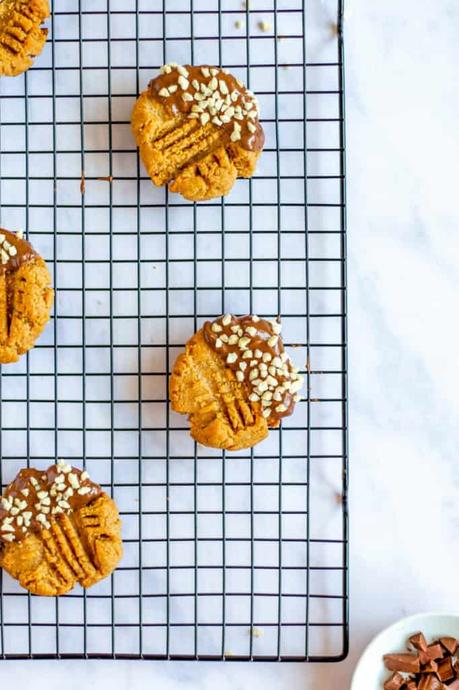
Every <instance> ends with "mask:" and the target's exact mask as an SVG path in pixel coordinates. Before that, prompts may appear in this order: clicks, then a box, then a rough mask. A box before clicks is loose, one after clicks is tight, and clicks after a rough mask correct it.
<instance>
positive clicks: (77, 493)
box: [0, 461, 122, 596]
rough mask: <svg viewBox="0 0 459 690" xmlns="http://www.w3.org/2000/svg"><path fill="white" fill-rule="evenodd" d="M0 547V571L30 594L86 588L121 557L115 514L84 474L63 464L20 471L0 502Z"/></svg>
mask: <svg viewBox="0 0 459 690" xmlns="http://www.w3.org/2000/svg"><path fill="white" fill-rule="evenodd" d="M0 545H1V548H0V566H2V567H3V568H4V569H5V570H6V571H7V572H8V573H9V574H10V575H11V576H12V577H14V578H15V579H17V580H18V581H19V583H20V584H21V585H22V586H23V587H25V588H26V589H28V590H29V591H30V592H32V593H33V594H41V595H45V596H55V595H59V594H65V592H68V591H69V590H71V589H72V588H73V587H74V586H75V584H76V583H77V582H79V583H80V584H81V585H82V586H83V587H90V586H91V585H93V584H95V583H96V582H98V581H99V580H101V579H102V578H104V577H106V576H107V575H109V574H110V573H111V572H112V571H113V570H114V568H115V567H116V565H117V563H118V561H119V560H120V558H121V555H122V542H121V521H120V519H119V515H118V509H117V507H116V505H115V503H114V501H113V500H112V499H111V498H110V497H109V496H107V494H106V493H104V492H103V491H102V489H101V487H100V486H99V485H98V484H96V483H94V482H92V481H91V480H90V478H89V476H88V473H87V472H85V471H81V470H79V469H77V468H75V467H71V466H70V465H67V464H66V463H64V462H62V461H59V463H58V464H57V465H51V467H49V468H48V469H47V470H46V471H45V472H42V471H40V470H35V469H24V470H21V471H20V472H19V474H18V475H17V477H16V479H14V480H13V481H12V482H11V484H9V486H8V487H7V488H6V490H5V492H4V494H3V496H2V498H1V509H0Z"/></svg>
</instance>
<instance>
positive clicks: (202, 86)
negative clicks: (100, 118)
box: [132, 63, 265, 201]
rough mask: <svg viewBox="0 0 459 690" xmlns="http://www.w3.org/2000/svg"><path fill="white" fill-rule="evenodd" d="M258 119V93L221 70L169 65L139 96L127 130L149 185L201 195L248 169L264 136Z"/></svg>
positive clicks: (219, 190)
mask: <svg viewBox="0 0 459 690" xmlns="http://www.w3.org/2000/svg"><path fill="white" fill-rule="evenodd" d="M258 118H259V109H258V101H257V99H256V98H255V96H254V95H253V93H252V92H251V91H249V90H248V89H246V88H245V86H244V85H243V84H242V83H241V82H240V81H239V80H238V79H236V77H234V76H233V75H231V74H229V72H227V70H223V69H220V68H218V67H211V66H208V65H201V66H193V65H177V64H175V63H170V64H168V65H164V66H163V67H162V68H161V75H160V76H158V77H156V78H155V79H153V80H152V81H151V82H150V84H149V87H148V89H147V90H146V91H144V92H143V93H142V94H141V95H140V96H139V98H138V99H137V102H136V104H135V106H134V110H133V112H132V131H133V134H134V137H135V139H136V142H137V146H138V147H139V149H140V156H141V158H142V161H143V163H144V165H145V167H146V169H147V172H148V174H149V175H150V177H151V179H152V181H153V182H154V184H155V185H158V186H162V185H165V184H169V189H170V190H171V191H173V192H179V193H180V194H182V196H184V197H185V199H189V200H191V201H203V200H205V199H212V198H214V197H217V196H221V195H223V194H227V193H228V192H229V191H230V189H231V187H232V186H233V184H234V182H235V180H236V178H237V177H251V176H252V175H253V173H254V171H255V164H256V162H257V159H258V157H259V155H260V153H261V150H262V149H263V145H264V141H265V137H264V133H263V129H262V127H261V124H260V121H259V119H258Z"/></svg>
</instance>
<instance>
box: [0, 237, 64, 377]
mask: <svg viewBox="0 0 459 690" xmlns="http://www.w3.org/2000/svg"><path fill="white" fill-rule="evenodd" d="M53 297H54V291H53V289H52V287H51V276H50V274H49V271H48V268H47V266H46V264H45V262H44V261H43V259H42V258H41V256H39V255H38V254H37V252H36V251H35V250H34V249H33V247H32V245H31V244H29V242H27V241H26V240H24V239H23V237H22V234H21V233H18V234H17V235H15V234H14V233H12V232H9V231H8V230H3V229H1V228H0V364H7V363H9V362H17V360H18V359H19V357H20V356H21V355H22V354H24V353H25V352H27V351H28V350H30V348H32V347H33V346H34V344H35V341H36V340H37V338H38V336H39V335H40V333H41V332H42V330H43V328H44V327H45V326H46V324H47V322H48V320H49V315H50V311H51V307H52V305H53Z"/></svg>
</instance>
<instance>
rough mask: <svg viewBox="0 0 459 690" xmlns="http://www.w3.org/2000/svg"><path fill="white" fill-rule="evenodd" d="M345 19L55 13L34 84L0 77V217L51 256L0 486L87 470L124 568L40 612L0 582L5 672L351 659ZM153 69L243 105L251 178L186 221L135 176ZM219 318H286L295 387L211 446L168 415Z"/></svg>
mask: <svg viewBox="0 0 459 690" xmlns="http://www.w3.org/2000/svg"><path fill="white" fill-rule="evenodd" d="M342 16H343V7H342V2H340V1H339V0H338V1H336V0H322V2H319V1H318V0H315V1H314V2H309V3H306V2H305V1H304V0H303V1H301V0H285V1H282V0H277V1H276V0H251V2H250V4H249V5H248V6H247V7H245V8H242V7H241V6H239V4H238V2H235V1H234V0H219V1H217V0H162V1H160V0H155V1H154V2H151V1H147V0H130V1H129V2H128V1H127V0H91V1H90V0H60V2H59V3H55V9H54V12H53V16H52V19H51V20H50V23H49V24H50V27H49V28H50V35H49V39H48V43H47V46H46V48H45V51H44V52H43V54H42V55H41V56H40V58H38V59H37V60H36V63H35V65H34V67H33V68H32V69H31V70H29V72H27V73H26V74H25V75H24V76H22V77H18V78H16V79H9V80H5V79H3V80H2V82H1V84H0V89H1V101H0V122H1V126H0V174H1V181H0V202H1V224H2V225H3V226H4V227H8V228H9V229H18V228H24V229H25V230H26V232H27V234H28V235H29V236H30V237H31V239H32V241H33V243H34V244H35V245H36V247H37V248H38V249H39V251H40V252H41V253H42V255H43V256H44V257H45V258H46V259H47V260H48V262H49V265H50V267H51V268H52V269H53V273H54V284H55V288H56V305H55V311H54V318H53V321H52V323H51V325H50V326H49V327H48V329H47V331H46V333H45V334H44V336H43V337H42V338H41V340H40V342H39V343H38V345H37V346H36V348H35V349H34V350H33V351H32V352H31V353H30V354H29V355H28V356H26V357H23V359H22V360H21V362H19V363H18V364H16V365H9V366H5V367H3V368H2V371H1V375H0V394H1V407H0V427H1V433H0V443H1V448H0V450H1V456H2V462H1V468H0V469H1V480H2V482H3V484H5V483H7V482H8V481H10V480H11V478H12V477H13V476H14V475H15V473H16V472H17V470H18V469H19V468H20V467H22V466H24V464H31V465H33V466H39V467H45V466H47V465H48V464H50V463H51V462H54V461H55V459H56V458H57V457H64V458H66V459H67V460H69V461H71V462H73V463H74V464H77V465H84V466H85V467H86V468H87V469H88V470H89V471H90V473H91V475H92V476H93V477H94V479H96V480H97V481H99V482H100V483H101V484H102V485H103V486H104V487H105V488H106V490H108V491H109V492H110V493H111V494H112V495H113V496H114V498H115V499H116V501H117V502H118V505H119V507H120V510H121V514H122V517H123V525H124V527H123V528H124V535H123V536H124V545H125V556H124V558H123V561H122V563H121V565H120V567H119V568H118V569H117V571H116V572H115V573H114V574H113V576H112V577H111V578H109V579H107V580H106V581H104V582H102V583H100V584H98V585H97V586H95V587H93V588H92V589H90V590H88V591H84V590H82V589H75V590H74V591H73V592H72V593H70V594H69V595H68V596H65V597H61V598H59V599H58V598H56V599H47V598H40V597H33V596H30V595H29V594H27V593H25V592H24V591H23V590H21V588H20V587H19V586H18V585H17V583H16V582H14V581H13V580H12V579H11V578H9V577H8V576H7V575H5V574H4V575H3V579H2V588H1V593H0V657H1V658H3V659H11V658H16V659H17V658H68V657H72V658H93V657H97V658H104V657H105V658H129V659H131V658H144V659H166V658H167V659H225V660H249V659H250V660H294V661H301V660H307V661H337V660H340V659H342V658H343V657H344V656H345V655H346V653H347V648H348V585H347V568H348V554H347V540H348V533H347V502H346V500H347V437H346V434H347V402H346V391H347V389H346V373H347V364H346V273H345V258H346V255H345V253H346V246H345V234H346V227H345V149H344V82H343V41H342ZM260 22H266V24H265V25H263V26H260ZM171 60H173V61H176V62H182V63H185V62H191V63H195V64H199V63H210V64H222V65H224V66H226V67H228V68H229V69H230V70H232V71H233V72H235V73H236V74H238V75H239V76H240V77H241V78H242V79H243V80H244V81H245V82H246V83H247V84H248V85H249V86H250V87H251V88H252V89H253V90H254V91H256V93H257V95H258V96H259V100H260V102H261V111H262V117H263V125H264V128H265V131H266V135H267V144H266V148H265V151H264V153H263V156H262V158H261V159H260V164H259V168H258V172H257V174H256V176H255V177H254V178H253V179H252V180H249V181H242V180H241V181H238V182H237V184H236V186H235V189H234V190H233V192H232V193H231V194H230V195H228V196H227V197H226V198H224V199H220V200H216V201H214V202H210V203H206V204H190V203H187V202H185V201H184V200H183V199H182V198H181V197H178V196H177V195H173V194H169V193H168V192H167V190H159V189H156V188H154V187H153V186H152V185H151V183H150V181H149V179H148V178H147V177H146V175H145V171H144V169H143V167H142V166H141V164H140V163H139V160H138V157H137V153H136V150H135V146H134V143H133V140H132V138H131V136H130V133H129V115H130V110H131V108H132V104H133V102H134V98H135V97H136V95H137V94H138V93H139V92H140V91H141V90H142V89H143V88H144V87H145V86H146V84H147V82H148V80H149V79H150V78H151V76H152V75H153V74H154V73H156V70H157V68H158V67H159V65H160V64H162V63H164V62H167V61H171ZM227 311H232V312H233V313H259V314H262V315H266V316H269V317H273V316H275V315H277V314H281V315H282V317H283V323H284V340H285V341H286V344H287V345H288V346H290V347H291V348H292V349H291V353H292V356H293V358H294V359H295V360H296V361H297V362H298V363H299V364H301V365H302V368H303V369H304V373H305V375H306V380H307V395H306V398H305V400H304V401H303V402H301V403H299V404H298V406H297V409H296V411H295V414H294V415H293V417H291V418H289V419H288V420H286V422H285V424H284V425H283V428H282V429H281V430H279V431H273V432H271V434H270V437H269V439H268V440H267V441H266V442H264V443H262V444H260V445H259V446H257V447H256V448H254V449H253V450H251V451H244V452H239V453H229V454H225V453H219V452H216V451H215V452H214V451H213V450H211V449H207V448H202V447H198V446H196V445H195V444H194V443H193V442H192V440H191V439H190V437H189V434H188V429H187V426H186V423H185V421H184V419H183V418H181V417H178V416H177V415H175V414H174V413H172V412H170V410H169V407H168V405H167V378H168V373H169V372H170V367H171V365H172V363H173V361H174V359H175V357H176V355H177V353H178V352H179V351H181V350H182V348H183V344H184V342H185V341H186V340H187V339H188V337H190V335H191V334H192V333H193V332H194V331H195V330H196V329H197V328H198V327H199V325H200V324H201V323H202V322H203V321H204V320H205V319H207V318H213V317H215V316H216V315H218V314H220V313H223V312H227Z"/></svg>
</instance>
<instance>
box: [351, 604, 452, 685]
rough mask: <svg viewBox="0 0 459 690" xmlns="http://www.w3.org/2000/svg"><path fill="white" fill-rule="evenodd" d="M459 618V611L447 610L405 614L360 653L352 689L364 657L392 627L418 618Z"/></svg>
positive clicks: (352, 680) (383, 630)
mask: <svg viewBox="0 0 459 690" xmlns="http://www.w3.org/2000/svg"><path fill="white" fill-rule="evenodd" d="M432 617H435V618H457V619H458V622H459V611H457V612H451V613H448V612H446V611H425V612H423V613H414V614H411V615H409V616H404V617H403V618H399V619H398V620H396V621H394V622H393V623H391V624H390V625H388V626H387V627H385V628H383V629H382V630H381V631H380V632H379V633H377V634H376V635H375V636H374V637H373V638H372V639H371V640H370V642H369V643H368V644H367V646H366V647H365V649H364V650H363V652H362V654H361V655H360V657H359V659H358V661H357V664H356V666H355V668H354V672H353V674H352V678H351V685H350V690H356V688H354V682H355V677H356V675H357V671H358V670H359V667H360V665H361V663H362V661H363V659H364V657H366V656H367V655H368V654H371V651H372V649H373V648H374V647H376V645H377V643H378V642H379V640H380V638H382V637H383V636H384V635H386V633H388V632H389V631H390V630H392V628H396V627H397V626H398V625H400V623H410V622H413V623H415V622H416V621H417V620H423V619H425V618H432Z"/></svg>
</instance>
